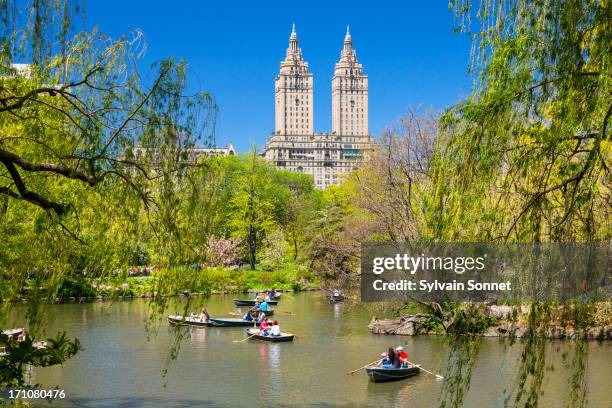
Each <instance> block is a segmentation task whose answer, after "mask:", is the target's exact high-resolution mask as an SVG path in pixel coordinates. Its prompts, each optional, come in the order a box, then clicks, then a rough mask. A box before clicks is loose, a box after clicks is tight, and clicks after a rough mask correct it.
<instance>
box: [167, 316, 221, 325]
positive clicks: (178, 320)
mask: <svg viewBox="0 0 612 408" xmlns="http://www.w3.org/2000/svg"><path fill="white" fill-rule="evenodd" d="M167 319H168V323H170V324H171V325H173V326H194V327H208V326H212V323H211V322H210V321H203V320H200V318H198V317H196V318H192V317H187V318H185V317H183V316H178V315H176V316H171V315H170V316H168V317H167Z"/></svg>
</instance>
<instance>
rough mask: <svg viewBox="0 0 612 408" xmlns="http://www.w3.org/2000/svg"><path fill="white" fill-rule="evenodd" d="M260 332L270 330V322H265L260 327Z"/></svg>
mask: <svg viewBox="0 0 612 408" xmlns="http://www.w3.org/2000/svg"><path fill="white" fill-rule="evenodd" d="M259 330H260V331H264V330H268V322H266V321H264V322H262V323H261V324H260V325H259Z"/></svg>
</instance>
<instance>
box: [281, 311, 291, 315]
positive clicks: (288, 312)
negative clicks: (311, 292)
mask: <svg viewBox="0 0 612 408" xmlns="http://www.w3.org/2000/svg"><path fill="white" fill-rule="evenodd" d="M278 311H279V312H281V313H287V314H290V315H292V314H293V312H290V311H288V310H278Z"/></svg>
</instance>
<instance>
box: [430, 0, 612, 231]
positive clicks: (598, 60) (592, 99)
mask: <svg viewBox="0 0 612 408" xmlns="http://www.w3.org/2000/svg"><path fill="white" fill-rule="evenodd" d="M609 7H610V6H609V4H607V3H606V2H600V1H562V2H559V1H538V2H529V1H501V2H498V1H488V0H483V1H482V2H481V4H480V7H478V9H477V10H474V9H473V7H472V5H471V2H463V1H457V2H453V9H454V10H455V13H456V15H457V18H458V23H459V26H458V29H459V30H460V31H463V32H465V33H467V34H469V35H470V36H471V38H472V44H473V47H472V58H471V65H470V70H471V73H472V75H473V78H474V90H473V92H472V94H471V95H470V96H469V97H468V98H467V100H465V101H464V102H462V103H460V104H458V105H457V106H456V107H455V108H454V109H452V110H450V111H449V112H448V113H447V115H446V116H445V118H444V119H443V120H444V125H445V130H447V133H448V134H449V136H448V137H447V138H442V139H441V140H440V144H439V146H438V156H437V160H436V161H435V166H434V180H435V187H436V190H435V196H434V199H432V201H431V203H430V206H431V207H430V208H431V210H432V217H431V228H432V234H433V235H434V236H435V237H437V238H439V239H460V238H471V239H487V240H503V241H564V240H578V241H591V240H609V239H610V237H611V236H612V235H611V231H612V230H611V228H610V219H612V217H611V215H612V213H611V208H612V206H611V205H610V204H611V202H610V199H611V196H610V160H611V159H610V157H611V156H610V153H611V151H610V140H609V137H610V116H611V115H612V98H611V94H610V85H611V83H610V81H611V78H610V73H611V71H610V47H611V44H612V30H611V27H610V24H611V23H610V19H609V15H610V14H609V12H610V9H609ZM474 16H477V19H474V18H473V17H474ZM475 221H476V222H475ZM475 225H477V228H475V227H474V226H475Z"/></svg>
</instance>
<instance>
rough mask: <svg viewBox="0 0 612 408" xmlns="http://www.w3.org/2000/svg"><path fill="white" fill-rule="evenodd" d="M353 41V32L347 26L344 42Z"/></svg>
mask: <svg viewBox="0 0 612 408" xmlns="http://www.w3.org/2000/svg"><path fill="white" fill-rule="evenodd" d="M350 41H351V31H350V29H349V26H348V24H347V26H346V36H344V42H350Z"/></svg>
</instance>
